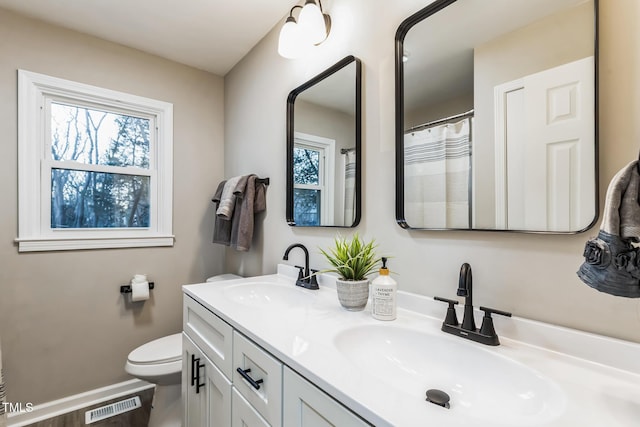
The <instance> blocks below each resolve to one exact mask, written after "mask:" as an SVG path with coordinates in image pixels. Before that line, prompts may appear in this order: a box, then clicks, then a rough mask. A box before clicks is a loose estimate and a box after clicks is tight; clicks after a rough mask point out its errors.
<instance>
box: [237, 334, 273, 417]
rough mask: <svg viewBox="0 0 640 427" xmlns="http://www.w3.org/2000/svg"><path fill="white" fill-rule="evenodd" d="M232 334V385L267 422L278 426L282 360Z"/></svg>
mask: <svg viewBox="0 0 640 427" xmlns="http://www.w3.org/2000/svg"><path fill="white" fill-rule="evenodd" d="M233 333H234V336H233V386H234V387H235V388H237V390H238V391H239V392H240V394H241V395H242V396H243V397H244V398H245V399H246V400H247V401H248V402H249V403H250V404H251V405H252V406H253V407H254V408H255V409H256V410H257V411H258V412H259V413H260V414H261V415H262V416H263V417H264V418H265V419H266V420H267V422H268V423H269V424H271V425H272V426H279V425H281V423H282V405H281V404H282V363H281V362H280V361H279V360H278V359H275V358H274V357H273V356H271V355H270V354H268V353H267V352H266V351H264V350H263V349H262V348H260V347H258V346H257V345H256V344H254V343H253V342H251V341H250V340H249V339H247V338H246V337H244V336H243V335H242V334H240V333H238V332H236V331H234V332H233ZM241 371H243V372H245V373H246V374H245V375H243V374H242V373H241Z"/></svg>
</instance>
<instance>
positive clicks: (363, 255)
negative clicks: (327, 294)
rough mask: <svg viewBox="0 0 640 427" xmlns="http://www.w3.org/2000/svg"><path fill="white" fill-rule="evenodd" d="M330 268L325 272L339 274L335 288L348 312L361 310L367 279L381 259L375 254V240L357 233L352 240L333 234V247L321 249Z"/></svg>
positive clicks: (367, 292)
mask: <svg viewBox="0 0 640 427" xmlns="http://www.w3.org/2000/svg"><path fill="white" fill-rule="evenodd" d="M320 252H321V253H322V255H324V256H325V258H326V259H327V261H329V264H331V266H332V268H331V269H329V270H325V271H331V272H334V273H338V275H339V276H340V277H339V278H338V279H336V290H337V291H338V300H339V301H340V304H342V306H343V307H344V308H346V309H347V310H349V311H360V310H364V307H365V306H366V305H367V300H368V299H369V279H368V278H367V276H368V275H369V274H371V273H372V272H373V271H374V270H376V268H377V265H378V262H379V261H380V258H379V257H378V256H377V255H376V245H375V242H374V240H371V241H370V242H365V241H364V240H362V239H360V237H359V236H358V234H357V233H356V234H354V236H353V238H352V239H351V240H349V239H347V238H345V237H340V236H338V237H336V238H335V240H334V245H333V247H331V248H329V249H328V250H327V251H325V250H323V249H320Z"/></svg>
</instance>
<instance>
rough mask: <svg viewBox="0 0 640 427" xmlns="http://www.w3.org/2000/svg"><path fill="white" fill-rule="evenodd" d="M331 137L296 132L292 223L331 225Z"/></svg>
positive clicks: (333, 151)
mask: <svg viewBox="0 0 640 427" xmlns="http://www.w3.org/2000/svg"><path fill="white" fill-rule="evenodd" d="M334 157H335V141H334V140H332V139H328V138H322V137H319V136H314V135H307V134H304V133H300V132H296V134H295V143H294V148H293V169H294V171H293V176H294V182H293V200H294V204H293V218H294V221H295V223H296V225H304V226H314V225H316V226H317V225H320V224H322V225H332V224H333V199H332V198H331V197H329V193H330V192H329V191H327V189H329V188H333V170H334Z"/></svg>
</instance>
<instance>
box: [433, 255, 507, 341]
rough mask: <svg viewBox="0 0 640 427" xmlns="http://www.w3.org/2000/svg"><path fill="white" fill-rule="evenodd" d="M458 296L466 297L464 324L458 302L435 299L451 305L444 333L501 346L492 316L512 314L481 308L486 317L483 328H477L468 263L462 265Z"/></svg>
mask: <svg viewBox="0 0 640 427" xmlns="http://www.w3.org/2000/svg"><path fill="white" fill-rule="evenodd" d="M457 294H458V296H461V297H465V302H464V317H463V318H462V324H460V323H458V318H457V316H456V310H455V308H454V306H455V305H456V304H458V301H456V300H450V299H446V298H440V297H434V299H435V300H437V301H442V302H446V303H448V304H449V308H448V309H447V316H446V317H445V319H444V322H442V331H444V332H446V333H448V334H453V335H457V336H459V337H463V338H467V339H470V340H472V341H476V342H479V343H481V344H486V345H500V340H499V339H498V334H496V331H495V329H494V327H493V319H492V318H491V314H500V315H502V316H507V317H511V313H508V312H506V311H501V310H495V309H493V308H487V307H480V310H482V311H484V317H483V318H482V326H480V329H477V328H476V322H475V319H474V317H473V278H472V275H471V266H470V265H469V264H467V263H466V262H465V263H464V264H462V267H461V268H460V278H459V279H458V292H457Z"/></svg>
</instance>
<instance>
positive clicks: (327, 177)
mask: <svg viewBox="0 0 640 427" xmlns="http://www.w3.org/2000/svg"><path fill="white" fill-rule="evenodd" d="M297 145H299V146H302V147H304V146H307V147H310V148H312V149H316V150H319V151H320V152H321V153H323V154H324V158H323V159H321V163H324V165H323V167H321V170H320V185H319V186H315V185H303V184H294V188H311V189H319V190H320V224H321V225H333V223H334V212H335V210H334V194H333V189H334V188H335V187H334V177H335V158H336V141H335V140H333V139H330V138H324V137H322V136H317V135H311V134H308V133H302V132H295V133H294V146H297Z"/></svg>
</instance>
